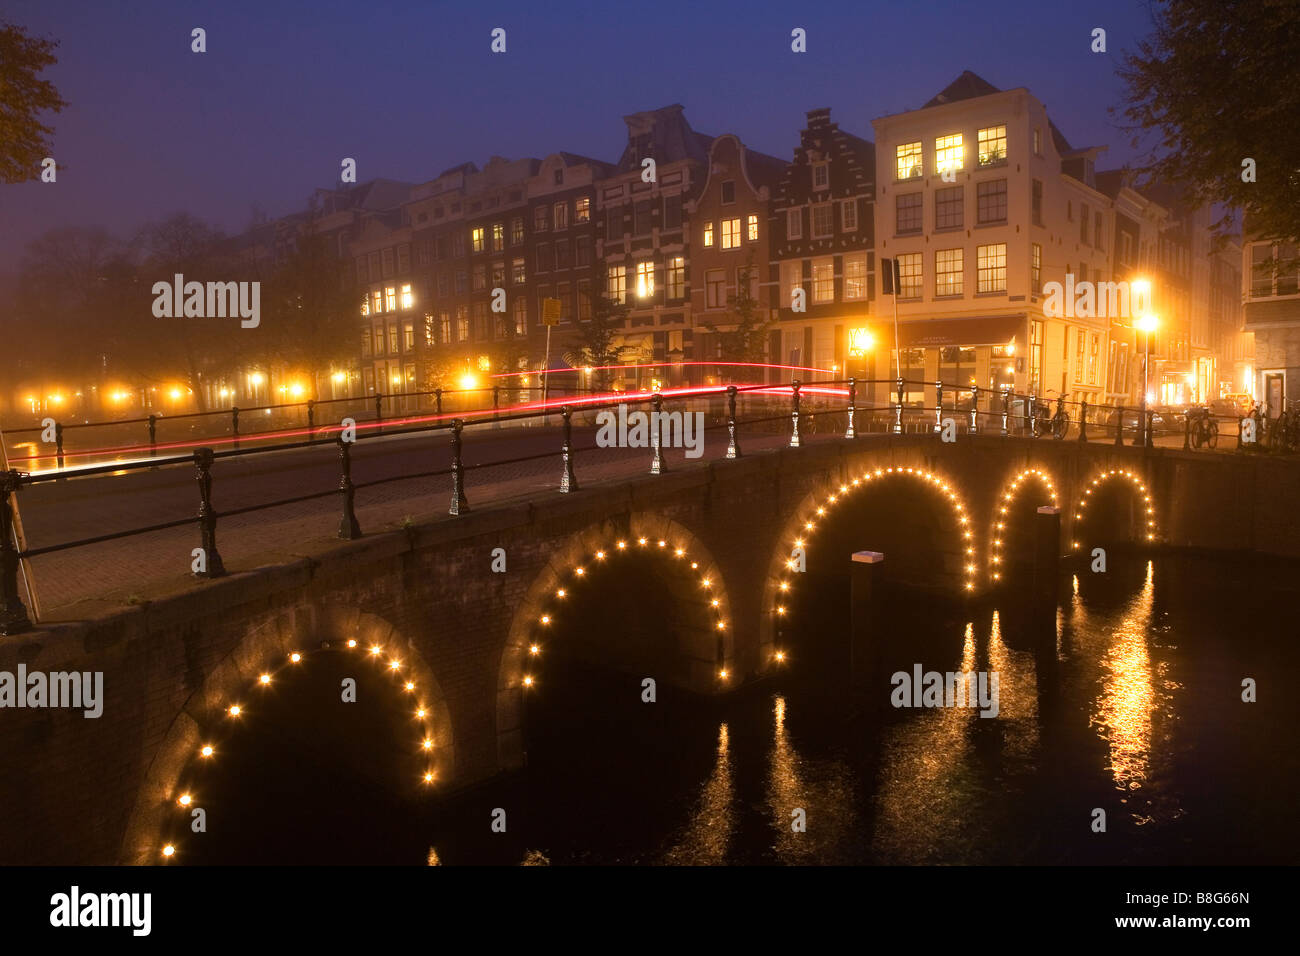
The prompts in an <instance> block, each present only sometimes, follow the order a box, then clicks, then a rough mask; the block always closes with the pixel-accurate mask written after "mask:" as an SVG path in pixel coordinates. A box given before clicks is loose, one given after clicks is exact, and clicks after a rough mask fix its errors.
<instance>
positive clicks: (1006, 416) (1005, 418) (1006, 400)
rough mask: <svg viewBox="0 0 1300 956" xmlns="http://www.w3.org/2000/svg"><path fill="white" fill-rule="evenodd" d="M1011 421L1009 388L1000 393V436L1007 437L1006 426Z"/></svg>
mask: <svg viewBox="0 0 1300 956" xmlns="http://www.w3.org/2000/svg"><path fill="white" fill-rule="evenodd" d="M1010 423H1011V389H1007V390H1006V391H1004V392H1003V393H1002V437H1003V438H1006V437H1007V434H1008V432H1007V428H1008V426H1009V425H1010Z"/></svg>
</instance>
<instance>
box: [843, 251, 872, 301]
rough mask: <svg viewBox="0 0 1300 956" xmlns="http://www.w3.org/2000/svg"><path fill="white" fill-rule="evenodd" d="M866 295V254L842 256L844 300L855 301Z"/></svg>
mask: <svg viewBox="0 0 1300 956" xmlns="http://www.w3.org/2000/svg"><path fill="white" fill-rule="evenodd" d="M866 297H867V254H866V253H865V252H859V253H855V254H853V255H851V256H845V257H844V301H846V302H857V301H860V300H862V299H865V298H866Z"/></svg>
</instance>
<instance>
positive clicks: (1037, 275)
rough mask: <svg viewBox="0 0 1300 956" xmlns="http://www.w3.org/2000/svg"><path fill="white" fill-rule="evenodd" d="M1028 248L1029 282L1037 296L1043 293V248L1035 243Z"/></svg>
mask: <svg viewBox="0 0 1300 956" xmlns="http://www.w3.org/2000/svg"><path fill="white" fill-rule="evenodd" d="M1029 248H1030V253H1029V281H1030V284H1031V285H1032V286H1033V290H1034V293H1035V294H1037V293H1041V292H1042V291H1043V247H1042V246H1040V245H1039V244H1038V243H1036V242H1035V243H1032V244H1031V245H1030V247H1029Z"/></svg>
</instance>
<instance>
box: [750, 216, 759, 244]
mask: <svg viewBox="0 0 1300 956" xmlns="http://www.w3.org/2000/svg"><path fill="white" fill-rule="evenodd" d="M748 239H749V241H750V242H756V241H757V240H758V216H756V215H754V214H753V213H750V214H749V234H748Z"/></svg>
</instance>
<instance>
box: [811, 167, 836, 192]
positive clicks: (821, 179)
mask: <svg viewBox="0 0 1300 956" xmlns="http://www.w3.org/2000/svg"><path fill="white" fill-rule="evenodd" d="M812 184H813V189H829V188H830V185H831V164H830V163H813V164H812Z"/></svg>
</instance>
